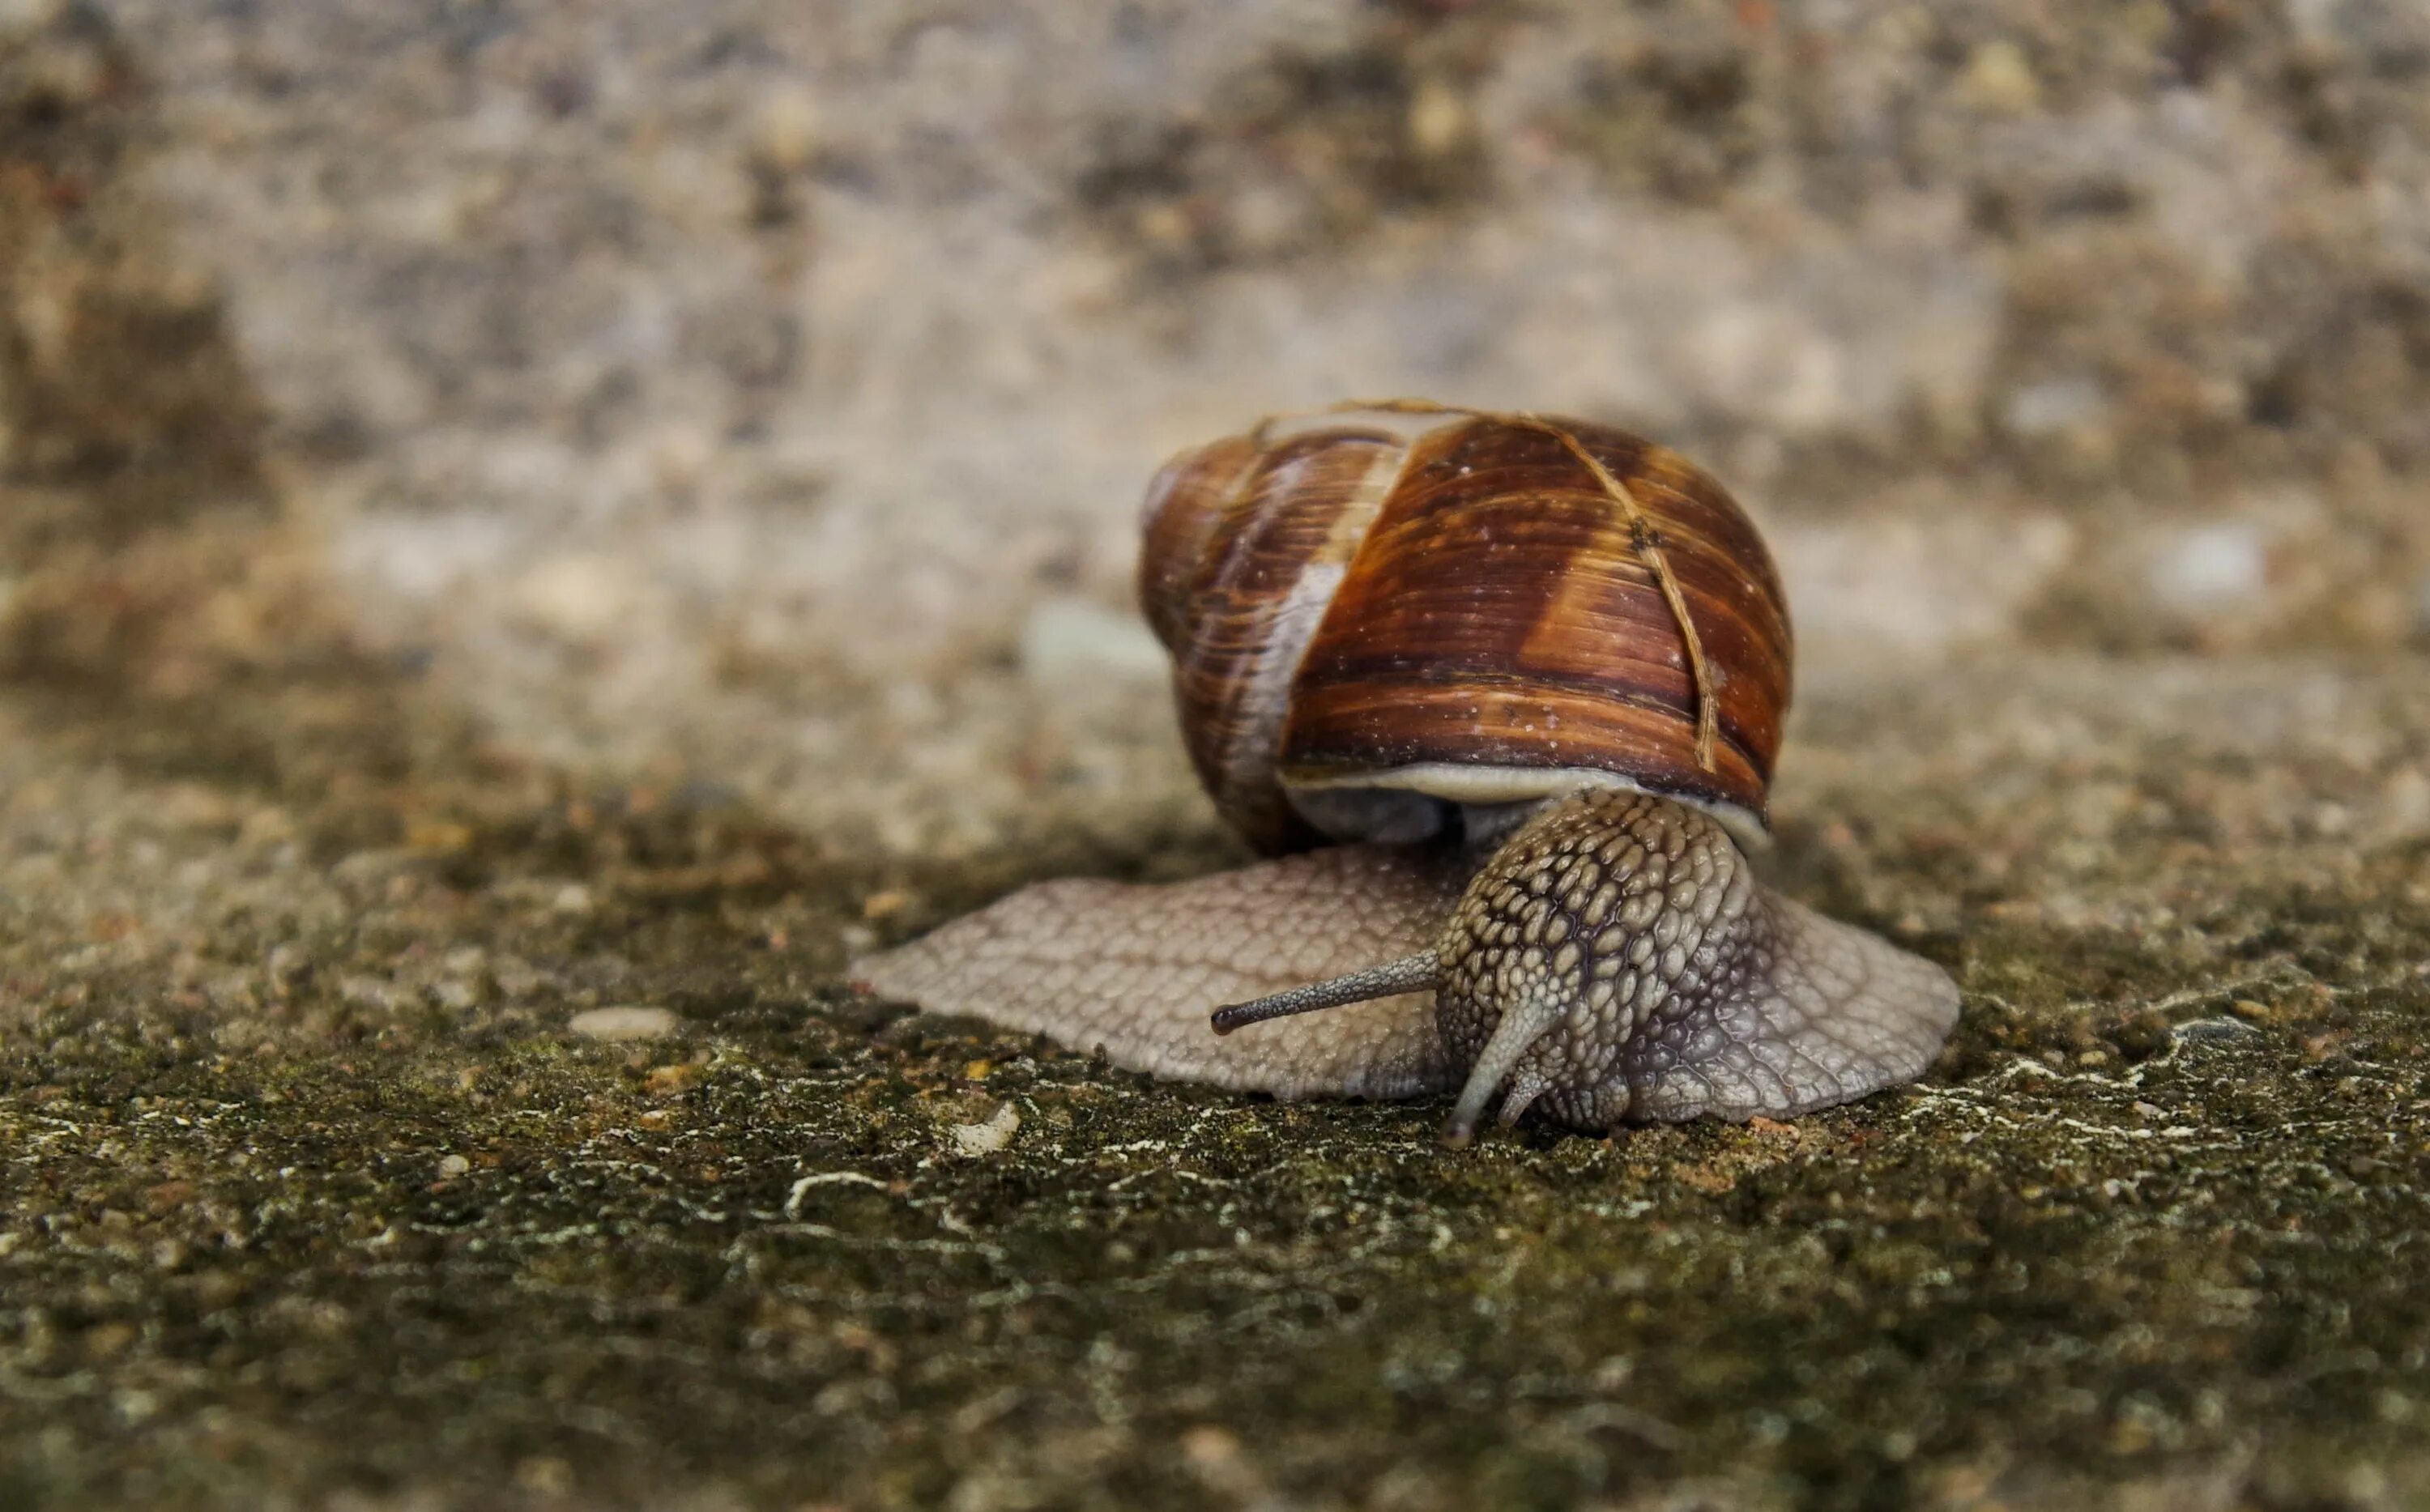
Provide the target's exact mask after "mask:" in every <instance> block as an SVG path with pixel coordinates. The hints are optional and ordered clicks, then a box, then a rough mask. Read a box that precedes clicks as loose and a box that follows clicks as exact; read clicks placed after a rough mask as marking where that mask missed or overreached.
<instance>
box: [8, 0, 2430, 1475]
mask: <svg viewBox="0 0 2430 1512" xmlns="http://www.w3.org/2000/svg"><path fill="white" fill-rule="evenodd" d="M2423 16H2424V13H2423V12H2422V10H2421V8H2419V7H2418V6H2406V5H2404V4H2401V3H2394V0H2388V3H2379V4H2372V3H2367V0H2346V3H2339V4H2334V5H2330V4H2300V5H2299V4H2292V3H2289V4H2283V5H2259V4H2256V5H2252V6H2234V5H2225V4H2205V5H2196V4H2181V5H2165V6H2164V5H2159V4H2135V5H2120V4H2115V3H2112V0H2072V3H2070V4H2064V5H2058V6H2044V5H2039V4H2030V5H2029V4H2026V3H2024V0H2012V3H2003V4H1994V5H1984V6H1974V7H1939V8H1935V7H1917V6H1906V5H1891V4H1887V3H1876V4H1856V5H1839V6H1830V7H1792V6H1775V5H1772V4H1768V3H1763V0H1673V3H1670V4H1665V5H1660V6H1624V7H1623V6H1611V5H1606V4H1598V3H1594V0H1541V3H1538V4H1531V5H1529V6H1526V7H1494V6H1471V5H1465V4H1456V3H1451V0H1406V3H1399V4H1389V5H1380V4H1379V5H1369V4H1352V3H1327V0H1316V3H1310V0H1235V3H1231V4H1226V5H1223V6H1207V5H1191V4H1187V3H1177V0H1123V3H1122V4H1118V5H1113V4H1108V5H1098V6H1088V5H1079V4H1070V3H1065V0H996V3H992V4H990V5H984V6H936V5H933V4H929V3H928V0H812V3H811V4H810V5H808V6H807V7H805V6H803V5H801V4H799V3H798V0H686V3H685V4H683V5H650V4H646V3H643V0H594V3H592V4H589V5H584V6H548V5H524V6H515V5H511V4H480V5H467V4H459V3H455V0H247V3H244V4H235V3H224V4H219V5H208V6H207V5H197V4H193V3H191V0H101V3H92V0H0V1512H17V1509H21V1508H22V1509H26V1512H52V1509H62V1508H70V1507H142V1508H171V1509H176V1508H225V1509H230V1512H234V1509H245V1512H252V1509H255V1508H290V1507H291V1508H305V1507H313V1508H318V1507H333V1508H351V1509H359V1512H372V1509H395V1512H422V1509H425V1508H440V1507H458V1506H460V1507H467V1508H491V1507H504V1508H529V1509H532V1512H553V1509H558V1508H565V1509H587V1508H592V1507H599V1508H618V1507H630V1506H650V1507H669V1508H679V1509H681V1508H697V1509H724V1508H729V1507H732V1508H763V1507H764V1508H771V1509H793V1512H807V1509H814V1508H818V1509H823V1508H829V1507H849V1508H856V1509H857V1508H864V1507H866V1508H885V1507H911V1506H922V1507H925V1506H942V1507H946V1508H951V1509H954V1512H990V1509H997V1508H1029V1507H1037V1508H1065V1507H1074V1508H1117V1507H1119V1508H1133V1507H1162V1506H1173V1507H1185V1508H1186V1507H1200V1506H1204V1507H1229V1506H1241V1507H1259V1508H1303V1507H1304V1508H1312V1509H1323V1508H1362V1509H1375V1512H1388V1509H1407V1512H1424V1509H1432V1508H1443V1509H1466V1508H1474V1507H1494V1508H1499V1507H1569V1506H1580V1507H1612V1508H1647V1509H1651V1508H1689V1507H1716V1508H1739V1507H1754V1508H1766V1507H1788V1506H1814V1507H1872V1506H1881V1505H1896V1504H1917V1505H1926V1506H1940V1507H1951V1508H1965V1507H1980V1508H1991V1507H2015V1508H2022V1507H2040V1508H2055V1509H2061V1508H2064V1509H2072V1508H2077V1507H2104V1506H2107V1507H2118V1508H2122V1509H2136V1512H2157V1509H2173V1508H2189V1509H2214V1508H2216V1509H2228V1508H2256V1509H2285V1512H2294V1509H2299V1508H2300V1509H2313V1508H2356V1509H2377V1508H2400V1507H2408V1506H2430V1448H2424V1447H2423V1446H2424V1445H2425V1444H2430V1240H2425V1237H2424V1236H2425V1233H2430V658H2425V657H2424V656H2423V655H2422V646H2423V644H2424V640H2423V638H2424V636H2425V635H2430V579H2425V577H2424V572H2425V569H2430V525H2425V522H2430V430H2425V429H2424V425H2423V417H2424V416H2425V415H2430V295H2425V293H2424V279H2423V269H2424V268H2425V267H2430V220H2424V219H2423V218H2422V215H2421V214H2420V212H2419V207H2420V206H2422V205H2423V204H2425V203H2430V198H2425V195H2424V193H2423V186H2424V185H2425V184H2430V93H2425V92H2424V91H2423V89H2422V80H2423V77H2424V74H2425V69H2430V40H2425V39H2430V33H2425V31H2424V29H2423V28H2424V21H2423ZM1344 390H1361V391H1367V392H1371V393H1373V392H1420V391H1423V392H1428V393H1432V394H1435V395H1437V396H1439V397H1441V398H1445V399H1460V400H1471V401H1474V402H1478V403H1490V404H1497V405H1523V406H1538V407H1545V408H1548V409H1556V410H1560V411H1564V412H1580V413H1584V414H1587V415H1589V417H1590V418H1595V419H1602V420H1611V421H1616V422H1618V423H1621V424H1627V425H1629V426H1631V427H1633V428H1639V429H1643V430H1647V431H1649V432H1652V433H1656V434H1658V435H1660V436H1661V437H1662V438H1663V439H1664V440H1666V441H1669V442H1673V443H1675V444H1678V445H1680V446H1682V447H1683V448H1685V449H1687V450H1689V452H1691V453H1692V454H1694V455H1695V456H1697V457H1699V458H1701V459H1704V460H1706V461H1707V462H1709V463H1710V464H1711V465H1712V466H1714V467H1715V468H1716V469H1717V470H1719V471H1720V472H1721V473H1722V474H1724V475H1725V476H1727V477H1728V478H1729V479H1730V480H1731V486H1732V487H1733V488H1734V489H1737V490H1739V491H1740V492H1741V493H1742V495H1743V496H1744V498H1745V500H1746V502H1747V504H1748V505H1749V507H1750V508H1751V509H1752V510H1754V511H1755V512H1756V514H1757V515H1759V516H1760V517H1761V519H1762V521H1763V523H1764V525H1765V529H1766V531H1767V534H1768V535H1769V536H1770V537H1771V538H1772V540H1773V544H1774V546H1775V548H1776V550H1777V554H1778V556H1779V557H1780V559H1781V564H1782V566H1783V568H1784V570H1785V572H1786V573H1787V574H1788V576H1789V584H1790V592H1791V597H1792V599H1793V601H1794V602H1795V604H1796V606H1797V615H1798V623H1799V631H1800V635H1801V638H1802V639H1801V651H1800V658H1801V659H1800V664H1799V667H1798V680H1799V705H1798V708H1797V710H1796V713H1795V716H1794V718H1793V720H1792V724H1791V727H1790V730H1789V741H1788V745H1787V748H1786V752H1785V754H1784V758H1783V766H1782V772H1781V781H1780V784H1779V787H1778V789H1777V790H1776V793H1775V803H1774V807H1775V813H1776V817H1777V819H1778V822H1779V830H1780V839H1779V844H1778V846H1777V848H1776V850H1775V852H1774V854H1773V856H1771V857H1770V858H1769V859H1768V860H1766V861H1765V862H1764V863H1763V864H1764V865H1765V866H1767V867H1768V868H1769V869H1770V871H1771V872H1772V874H1773V881H1774V882H1775V883H1776V884H1777V885H1778V886H1780V887H1781V888H1783V889H1786V890H1788V891H1789V892H1790V893H1792V894H1793V895H1795V896H1798V897H1800V898H1803V899H1805V900H1806V901H1808V902H1810V903H1813V904H1814V905H1816V906H1820V907H1822V908H1825V909H1827V910H1829V911H1831V912H1833V913H1835V914H1837V915H1839V916H1840V917H1843V918H1847V919H1851V920H1854V921H1856V922H1861V923H1863V924H1865V925H1867V926H1868V927H1872V928H1874V929H1878V930H1881V931H1883V932H1885V933H1886V934H1888V935H1889V936H1891V937H1893V938H1895V939H1898V940H1900V941H1901V942H1902V943H1904V944H1906V946H1908V947H1909V948H1911V949H1914V950H1917V951H1921V952H1922V953H1924V954H1926V955H1930V956H1932V957H1934V958H1935V959H1937V960H1939V961H1940V962H1942V963H1943V964H1945V965H1947V966H1948V967H1949V968H1950V970H1951V971H1952V972H1954V973H1955V974H1956V978H1957V980H1958V982H1959V984H1960V986H1961V987H1962V989H1964V994H1965V996H1964V1019H1963V1021H1962V1022H1961V1023H1960V1025H1959V1027H1958V1030H1957V1032H1956V1037H1955V1038H1954V1039H1953V1040H1952V1042H1951V1045H1950V1047H1949V1050H1948V1052H1947V1053H1946V1054H1945V1055H1943V1056H1942V1057H1941V1059H1940V1061H1939V1063H1938V1064H1937V1065H1936V1066H1935V1068H1934V1069H1933V1071H1932V1072H1931V1073H1930V1074H1929V1075H1928V1076H1927V1077H1926V1078H1925V1079H1924V1081H1923V1082H1922V1084H1921V1085H1919V1086H1917V1087H1914V1088H1905V1089H1901V1090H1899V1091H1896V1092H1893V1093H1889V1094H1885V1095H1882V1096H1879V1097H1876V1098H1873V1099H1871V1100H1868V1101H1867V1102H1865V1103H1863V1104H1861V1105H1856V1106H1853V1107H1847V1108H1842V1109H1837V1110H1833V1111H1830V1112H1827V1113H1823V1114H1820V1115H1817V1116H1814V1117H1810V1118H1806V1119H1802V1120H1799V1121H1797V1122H1793V1123H1789V1124H1765V1123H1757V1124H1753V1125H1749V1126H1745V1127H1723V1126H1716V1125H1712V1124H1692V1125H1688V1126H1685V1127H1675V1128H1660V1129H1637V1130H1627V1131H1623V1132H1622V1133H1620V1134H1619V1135H1617V1136H1615V1137H1612V1138H1583V1137H1578V1136H1569V1135H1558V1134H1555V1133H1551V1132H1548V1131H1544V1130H1540V1129H1533V1128H1523V1129H1521V1130H1519V1131H1517V1132H1516V1133H1512V1134H1497V1135H1495V1136H1493V1137H1491V1138H1487V1139H1485V1140H1483V1141H1482V1142H1481V1143H1480V1144H1479V1145H1478V1146H1477V1147H1476V1148H1473V1149H1471V1150H1468V1151H1466V1152H1462V1153H1456V1154H1455V1153H1451V1152H1447V1151H1445V1150H1443V1149H1441V1148H1440V1146H1439V1145H1438V1143H1437V1142H1436V1138H1435V1131H1436V1129H1437V1127H1438V1125H1439V1122H1440V1118H1441V1116H1442V1113H1443V1111H1444V1109H1443V1108H1442V1107H1441V1106H1440V1105H1406V1106H1379V1105H1344V1104H1330V1105H1288V1106H1287V1105H1276V1104H1273V1103H1271V1102H1260V1101H1256V1100H1252V1099H1245V1098H1240V1097H1234V1096H1228V1095H1223V1094H1219V1093H1215V1092H1211V1091H1207V1090H1204V1089H1197V1088H1186V1087H1171V1086H1159V1085H1155V1084H1151V1083H1149V1082H1147V1081H1144V1080H1143V1079H1141V1078H1140V1077H1137V1076H1133V1075H1128V1074H1123V1073H1120V1072H1113V1071H1110V1070H1108V1069H1107V1068H1106V1067H1104V1066H1102V1065H1099V1064H1096V1063H1093V1062H1092V1061H1091V1059H1090V1057H1089V1056H1087V1055H1075V1054H1071V1053H1068V1052H1063V1051H1057V1050H1055V1049H1053V1048H1052V1047H1049V1046H1045V1045H1042V1044H1039V1043H1034V1042H1031V1041H1028V1040H1025V1039H1022V1038H1014V1037H1008V1036H1006V1035H1004V1034H1001V1033H996V1032H992V1031H990V1030H988V1029H986V1028H985V1027H983V1026H977V1025H973V1024H970V1023H963V1022H946V1021H940V1020H938V1019H935V1018H932V1017H926V1016H922V1015H919V1014H916V1013H913V1012H911V1011H909V1010H908V1009H907V1008H905V1007H903V1006H901V1005H886V1004H882V1003H877V1002H874V1001H871V1000H869V999H866V998H863V997H859V996H857V995H856V994H854V993H853V992H852V991H851V990H850V989H849V988H848V987H847V985H846V984H845V982H844V981H843V980H842V975H843V972H844V969H845V962H846V960H847V959H848V957H850V956H851V955H853V954H855V953H857V952H858V951H860V950H864V949H867V948H870V947H872V946H875V945H879V944H883V943H886V942H890V941H892V940H895V939H903V938H907V937H908V936H909V935H910V934H912V933H914V932H916V931H918V930H920V929H922V928H924V927H926V926H928V925H930V924H933V923H935V922H939V921H940V920H943V919H945V918H948V917H951V916H953V915H955V914H957V913H958V912H960V911H962V910H964V909H967V908H970V907H973V906H977V905H979V904H981V903H984V902H985V901H987V900H988V899H990V898H991V897H994V896H996V895H998V894H1000V893H1002V892H1004V891H1006V890H1007V889H1011V888H1014V887H1017V886H1020V885H1022V884H1024V883H1025V882H1029V881H1032V880H1036V879H1039V878H1042V877H1048V876H1055V875H1064V874H1093V875H1108V876H1123V877H1133V878H1169V877H1179V876H1188V875H1194V874H1198V873H1201V872H1206V871H1207V870H1210V869H1212V868H1215V867H1219V866H1223V865H1226V864H1230V863H1231V862H1232V861H1235V860H1237V859H1238V858H1239V857H1240V854H1241V853H1240V850H1239V848H1238V845H1237V843H1236V842H1235V841H1233V840H1231V839H1227V838H1226V837H1225V836H1224V835H1223V832H1222V830H1221V829H1220V827H1219V826H1218V824H1217V822H1216V820H1215V818H1214V816H1213V814H1212V813H1211V812H1210V811H1209V810H1208V808H1207V806H1206V803H1205V801H1204V799H1203V798H1201V797H1200V796H1199V795H1198V793H1197V791H1196V789H1195V787H1194V785H1193V783H1192V782H1191V779H1190V774H1189V771H1188V767H1187V764H1186V762H1185V761H1184V760H1183V758H1182V756H1181V755H1180V747H1179V744H1178V741H1177V740H1176V739H1174V736H1173V731H1172V729H1171V725H1170V713H1169V700H1168V697H1167V694H1166V691H1165V690H1164V688H1163V686H1162V673H1161V671H1160V662H1159V659H1158V656H1157V652H1156V650H1155V648H1154V647H1153V646H1152V645H1151V644H1149V643H1148V640H1147V637H1146V635H1145V632H1144V631H1143V630H1142V629H1140V627H1139V626H1138V625H1137V623H1136V622H1135V621H1134V620H1133V619H1132V618H1131V617H1130V616H1129V615H1128V614H1127V612H1126V611H1125V610H1124V609H1123V608H1122V607H1121V605H1122V601H1123V595H1124V593H1125V592H1126V590H1127V584H1128V581H1129V577H1130V572H1131V562H1132V554H1133V552H1134V551H1135V549H1136V543H1135V529H1136V524H1135V517H1134V514H1133V510H1134V501H1135V499H1136V497H1137V490H1138V489H1139V487H1140V483H1141V482H1142V481H1143V480H1144V478H1145V476H1146V474H1147V473H1148V472H1149V470H1150V469H1151V468H1152V467H1153V465H1154V463H1155V460H1156V458H1157V457H1158V456H1159V455H1162V454H1163V453H1164V452H1166V451H1169V450H1170V449H1171V448H1172V447H1174V446H1178V445H1181V444H1184V443H1187V442H1191V441H1196V440H1203V439H1205V437H1206V436H1207V435H1211V434H1215V433H1218V432H1219V431H1220V430H1221V429H1222V428H1223V427H1227V426H1236V425H1239V424H1243V423H1245V422H1246V421H1247V420H1248V419H1249V418H1250V417H1252V416H1254V415H1256V414H1257V413H1260V412H1263V411H1265V410H1269V409H1273V408H1278V407H1289V406H1291V405H1297V404H1304V403H1313V402H1321V401H1323V400H1327V399H1331V398H1334V397H1337V396H1338V395H1339V394H1340V393H1341V392H1342V391H1344ZM2096 653H2105V654H2106V655H2096ZM2193 653H2205V654H2206V655H2200V656H2197V655H2193Z"/></svg>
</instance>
